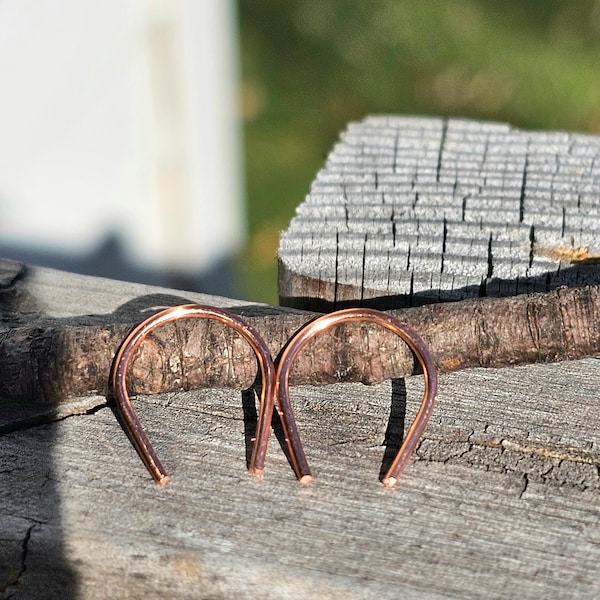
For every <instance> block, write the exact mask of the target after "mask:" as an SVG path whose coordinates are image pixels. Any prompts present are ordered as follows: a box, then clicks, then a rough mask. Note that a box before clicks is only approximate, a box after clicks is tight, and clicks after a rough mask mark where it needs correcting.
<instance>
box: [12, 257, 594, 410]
mask: <svg viewBox="0 0 600 600" xmlns="http://www.w3.org/2000/svg"><path fill="white" fill-rule="evenodd" d="M53 278H56V287H53V286H52V285H51V281H52V279H53ZM430 285H431V283H430ZM113 287H115V286H114V284H107V283H106V281H104V280H97V279H94V278H89V277H82V276H75V275H68V274H64V273H58V272H53V271H47V270H43V269H42V270H39V269H33V268H30V269H29V272H28V274H27V276H26V277H23V278H21V280H20V281H19V283H18V284H17V285H15V286H12V287H11V288H10V289H8V290H5V291H4V294H3V295H2V296H1V297H0V313H1V314H3V315H4V317H3V318H4V326H3V327H0V370H1V372H2V378H1V379H0V397H2V398H5V399H7V398H12V399H21V400H40V399H42V400H44V401H46V402H50V403H57V402H63V401H64V400H66V399H69V398H73V397H77V396H78V395H82V394H89V395H91V397H94V395H95V394H100V395H101V396H106V394H107V393H108V387H107V386H108V380H109V371H110V368H111V364H112V361H113V357H114V355H115V352H116V350H117V348H118V346H119V345H120V343H121V342H122V340H123V339H124V337H125V336H126V334H127V333H128V332H129V330H130V329H131V328H132V327H133V325H134V324H137V323H138V322H139V321H141V320H142V319H143V318H144V317H146V316H147V315H149V314H152V312H154V311H156V310H158V308H160V307H164V306H165V305H167V306H169V305H173V304H181V303H185V302H190V301H195V302H201V303H202V302H205V303H206V302H209V303H210V302H214V299H212V298H210V297H208V298H207V297H206V296H198V295H193V294H183V293H177V292H172V291H171V292H170V293H165V291H164V290H154V291H152V288H147V287H143V286H141V287H140V286H137V287H136V286H131V285H129V284H126V285H123V286H117V290H116V291H115V292H114V293H111V292H109V291H107V290H106V288H109V289H111V288H113ZM57 290H58V291H59V294H58V295H57V293H56V291H57ZM63 290H80V291H81V295H77V293H76V292H75V293H73V292H69V291H66V292H65V293H63ZM355 291H356V290H352V289H349V290H348V293H349V294H352V293H354V292H355ZM69 293H72V294H73V296H74V297H73V298H72V299H71V298H69V295H68V294H69ZM135 294H138V295H137V296H136V295H135ZM82 299H83V301H86V302H89V303H92V302H97V306H98V313H97V314H95V315H90V314H87V313H89V312H90V306H91V305H90V304H89V305H88V307H87V309H86V308H84V307H82V306H80V304H81V303H82ZM217 301H218V302H224V303H225V304H227V305H228V306H229V307H230V309H231V310H232V311H234V312H237V313H238V314H241V315H242V316H243V317H244V318H245V319H247V320H248V321H249V322H250V323H251V324H252V325H254V327H255V328H256V329H257V330H258V331H259V332H260V333H261V334H262V335H263V336H264V338H265V340H266V342H267V344H268V346H269V347H270V349H271V352H272V354H273V356H276V355H277V354H278V353H279V351H280V350H281V348H282V347H283V346H284V344H285V342H286V340H287V339H288V338H289V337H290V335H292V334H293V333H294V332H295V331H296V330H298V329H299V328H300V327H301V326H302V325H303V324H305V323H306V322H307V321H308V320H310V318H312V316H314V315H313V314H311V313H306V312H303V311H295V310H289V309H281V308H276V307H268V306H261V305H249V304H245V305H240V303H239V302H238V303H237V305H236V302H233V301H225V300H224V299H218V300H217ZM67 307H70V308H67ZM599 312H600V287H599V286H590V287H584V288H573V289H564V288H561V289H557V290H552V291H550V292H546V293H544V294H537V295H532V296H517V297H511V298H478V299H469V300H464V301H462V302H460V303H446V304H437V305H427V306H423V307H415V308H411V309H404V310H400V311H396V314H397V316H398V317H399V318H400V319H402V320H403V321H406V322H407V323H409V324H410V325H412V326H413V328H415V329H416V330H417V331H418V332H419V333H420V334H421V335H422V336H423V338H424V339H425V341H426V342H427V344H428V345H429V347H430V349H431V351H432V354H433V356H434V358H435V360H436V362H437V364H438V365H439V367H440V368H441V369H443V370H445V371H452V370H455V369H460V368H468V367H473V366H482V365H483V366H504V365H512V364H522V363H530V362H548V361H556V360H564V359H575V358H581V357H586V356H596V355H597V354H598V353H599V352H600V314H599ZM67 313H69V314H67ZM508 314H510V315H511V318H510V319H507V318H506V315H508ZM373 347H380V348H385V352H383V351H382V352H380V353H378V354H377V355H374V354H373V353H372V352H371V351H370V348H373ZM332 357H333V358H335V360H332ZM414 366H415V365H414V360H413V357H412V355H411V354H410V352H409V351H408V349H407V348H406V346H405V345H404V343H403V342H402V341H401V340H400V339H399V338H398V337H396V336H395V335H394V334H392V333H390V332H388V331H386V330H384V329H382V328H380V327H378V326H376V325H372V324H370V325H365V324H356V325H355V326H349V327H345V328H339V329H337V330H334V331H331V332H327V333H325V334H323V335H322V336H320V337H319V338H318V339H317V340H315V341H314V342H311V346H310V347H309V348H307V349H306V350H305V351H303V352H302V353H300V355H299V358H298V360H297V361H296V362H295V365H294V369H293V371H292V381H293V382H295V383H311V384H319V383H320V384H323V383H332V382H335V381H362V382H367V383H374V382H377V381H382V380H385V379H389V378H397V377H402V376H407V375H410V374H412V373H413V370H414ZM256 375H257V366H256V359H255V357H254V355H253V353H252V350H251V349H250V347H249V346H248V345H247V344H246V343H245V342H243V340H241V339H240V338H239V337H238V336H237V334H236V333H235V332H234V331H232V330H228V329H224V328H223V327H222V326H221V325H220V324H219V323H216V322H214V321H209V320H187V321H184V322H181V323H178V324H176V325H173V326H167V327H165V328H164V329H161V330H159V331H157V332H156V334H155V335H154V336H153V337H152V338H151V339H150V340H148V341H147V342H146V343H145V344H144V347H143V352H140V354H139V355H138V357H137V359H135V360H134V363H133V365H132V370H131V376H130V384H131V386H132V389H135V390H138V391H139V392H140V393H156V392H159V391H173V390H181V389H192V388H198V387H214V386H217V387H219V386H220V387H232V388H235V389H246V388H248V387H250V386H251V385H252V383H253V382H254V381H255V379H256Z"/></svg>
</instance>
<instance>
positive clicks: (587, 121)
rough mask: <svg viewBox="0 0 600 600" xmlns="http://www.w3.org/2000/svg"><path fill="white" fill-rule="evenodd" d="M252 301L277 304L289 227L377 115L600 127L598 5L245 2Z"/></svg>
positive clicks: (245, 261)
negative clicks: (341, 152)
mask: <svg viewBox="0 0 600 600" xmlns="http://www.w3.org/2000/svg"><path fill="white" fill-rule="evenodd" d="M238 13H239V29H240V40H241V41H240V51H241V65H242V69H241V70H242V81H241V99H242V100H241V101H242V115H243V119H244V148H245V168H246V181H247V202H248V211H247V215H248V247H247V251H246V252H244V253H243V255H242V257H241V259H240V261H239V264H238V273H239V277H240V282H241V286H242V292H243V295H244V296H245V297H246V298H248V299H253V300H264V301H266V302H270V303H276V302H277V288H276V281H277V277H276V260H275V253H276V249H277V243H278V235H279V232H280V230H282V229H284V228H285V227H286V225H287V223H288V221H289V220H290V218H291V217H292V216H293V213H294V209H295V207H296V206H297V205H298V204H299V203H300V202H302V200H303V198H304V196H305V194H306V193H307V192H308V189H309V186H310V182H311V180H312V179H313V177H314V176H315V174H316V172H317V170H318V169H319V168H320V167H321V165H322V164H323V161H324V158H325V156H326V154H327V153H328V151H329V150H330V148H331V147H332V145H333V143H334V142H335V140H336V138H337V136H338V134H339V132H340V130H342V129H343V128H344V126H345V125H346V123H347V122H348V121H350V120H357V119H361V118H363V117H364V116H365V115H367V114H371V113H396V114H419V115H435V116H439V115H442V116H462V117H469V118H474V119H487V120H499V121H505V122H509V123H511V124H513V125H515V126H519V127H523V128H529V129H532V128H536V129H566V130H577V131H584V132H590V133H599V132H600V68H599V65H598V57H599V56H600V2H598V1H595V0H581V1H578V2H573V1H572V0H556V1H554V2H547V1H543V0H509V1H505V2H497V1H493V0H449V1H446V0H444V1H440V0H433V1H428V2H423V1H420V0H379V1H373V2H358V1H356V0H327V1H326V2H323V1H318V0H295V1H292V2H283V1H281V0H240V1H239V2H238Z"/></svg>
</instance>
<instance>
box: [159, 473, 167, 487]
mask: <svg viewBox="0 0 600 600" xmlns="http://www.w3.org/2000/svg"><path fill="white" fill-rule="evenodd" d="M169 481H170V477H169V476H168V475H159V476H158V478H157V479H156V483H157V484H158V485H160V487H164V486H165V485H167V483H169Z"/></svg>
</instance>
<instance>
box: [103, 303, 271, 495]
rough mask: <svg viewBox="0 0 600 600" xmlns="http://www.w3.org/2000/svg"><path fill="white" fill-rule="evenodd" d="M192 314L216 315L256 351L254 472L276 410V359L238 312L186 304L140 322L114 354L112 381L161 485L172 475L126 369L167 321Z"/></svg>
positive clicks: (130, 429) (148, 465)
mask: <svg viewBox="0 0 600 600" xmlns="http://www.w3.org/2000/svg"><path fill="white" fill-rule="evenodd" d="M190 317H195V318H206V319H213V320H215V321H219V322H220V323H222V324H223V325H226V326H228V327H231V328H232V329H234V330H235V331H237V333H239V334H240V335H241V336H242V337H243V338H244V339H245V340H246V341H247V342H248V343H249V344H250V346H251V347H252V349H253V350H254V352H255V354H256V357H257V359H258V364H259V367H260V371H261V377H262V390H261V395H260V407H259V414H258V422H257V426H256V438H255V440H254V444H253V447H252V454H251V458H250V463H249V465H248V469H249V470H250V472H252V473H254V474H255V475H257V476H261V475H262V473H263V469H264V465H265V456H266V453H267V444H268V441H269V433H270V427H271V418H272V414H273V403H274V391H275V367H274V365H273V359H272V358H271V354H270V352H269V349H268V348H267V345H266V344H265V342H264V341H263V339H262V337H261V336H260V334H259V333H258V332H257V331H256V330H255V329H254V328H253V327H252V326H251V325H249V324H248V323H246V322H245V321H244V320H243V319H241V318H240V317H238V316H236V315H233V314H230V313H228V312H227V311H224V310H220V309H218V308H214V307H212V306H203V305H199V304H184V305H181V306H175V307H173V308H167V309H166V310H163V311H161V312H159V313H157V314H155V315H153V316H152V317H150V318H148V319H146V320H145V321H143V322H142V323H140V324H139V325H138V326H137V327H136V328H135V329H134V330H133V331H132V332H131V333H130V334H129V335H128V336H127V337H126V338H125V340H124V341H123V344H122V345H121V347H120V348H119V351H118V352H117V354H116V357H115V362H114V369H113V372H112V384H113V391H114V395H115V399H116V401H117V407H118V409H119V412H120V414H121V415H122V417H123V421H124V425H125V428H126V431H127V434H128V435H129V437H130V439H131V441H132V443H133V445H134V446H135V448H136V450H137V451H138V453H139V455H140V457H141V459H142V461H143V462H144V464H145V465H146V468H147V469H148V471H150V474H151V475H152V477H153V478H154V480H155V481H156V482H157V483H158V484H159V485H165V484H166V483H167V482H168V481H169V476H168V475H167V473H166V471H165V469H164V467H163V466H162V464H161V462H160V460H159V459H158V456H157V455H156V452H155V451H154V448H153V447H152V444H151V443H150V440H149V439H148V436H147V435H146V432H145V431H144V428H143V427H142V425H141V423H140V420H139V418H138V416H137V413H136V411H135V409H134V408H133V405H132V404H131V399H130V397H129V393H128V392H127V385H126V377H127V370H128V368H129V364H130V362H131V359H132V358H133V356H134V354H135V351H136V350H137V349H138V347H139V346H140V344H141V343H142V342H143V341H144V339H145V338H146V337H147V336H148V335H149V334H150V333H151V332H153V331H154V330H155V329H157V328H158V327H161V326H162V325H165V324H166V323H170V322H172V321H177V320H179V319H187V318H190Z"/></svg>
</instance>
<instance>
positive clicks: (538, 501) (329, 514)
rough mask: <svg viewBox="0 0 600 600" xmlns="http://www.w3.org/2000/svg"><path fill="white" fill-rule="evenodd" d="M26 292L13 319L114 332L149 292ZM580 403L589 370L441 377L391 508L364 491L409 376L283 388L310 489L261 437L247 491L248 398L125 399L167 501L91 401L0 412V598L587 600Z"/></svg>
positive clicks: (593, 415) (596, 527)
mask: <svg viewBox="0 0 600 600" xmlns="http://www.w3.org/2000/svg"><path fill="white" fill-rule="evenodd" d="M43 275H44V276H43V277H42V278H41V279H37V278H33V279H34V281H36V283H35V285H36V286H37V288H36V291H35V294H33V293H32V294H31V295H30V299H31V301H32V304H31V305H29V308H28V310H29V311H30V313H29V314H32V312H33V311H34V310H35V311H38V313H39V312H43V311H46V312H47V314H50V315H52V316H54V317H59V316H60V317H63V318H69V317H71V316H73V315H79V316H80V315H82V314H88V315H100V314H102V313H113V312H114V311H115V310H116V308H117V307H118V306H121V305H124V304H126V305H128V306H131V300H132V299H134V298H147V297H148V296H151V297H158V296H156V294H163V293H164V290H153V289H151V288H146V287H139V286H131V285H129V284H123V283H118V282H111V281H106V280H95V279H90V278H85V279H80V278H79V277H77V276H73V277H71V276H69V275H67V274H57V273H51V272H44V273H43ZM53 281H54V283H53ZM170 295H175V296H177V297H180V296H184V297H186V298H187V299H190V300H191V299H194V300H201V301H204V302H210V303H211V304H213V305H228V306H235V305H236V304H238V303H236V302H235V301H229V300H226V299H221V298H209V297H197V296H194V297H193V298H192V297H190V296H189V295H188V294H183V293H180V292H170ZM34 297H35V302H33V299H34ZM34 305H35V306H34ZM21 317H22V318H23V319H26V318H27V313H25V314H23V315H21ZM598 389H600V369H599V368H598V361H597V360H596V359H587V360H582V361H572V362H562V363H557V364H553V365H531V366H525V367H517V368H510V369H499V370H495V369H474V370H466V371H461V372H457V373H453V374H447V375H443V376H442V378H441V384H440V395H439V402H438V405H437V407H436V409H435V411H434V414H433V417H432V420H431V421H430V424H429V426H428V427H427V430H426V433H425V436H424V438H423V440H422V442H421V444H420V446H419V448H418V450H417V454H416V456H415V458H414V460H413V461H412V463H411V465H410V466H409V468H408V469H407V471H406V473H405V475H404V477H403V479H402V480H401V482H400V485H399V487H398V488H397V489H396V490H393V491H391V490H387V489H385V488H384V487H383V486H382V485H381V484H380V483H379V482H378V476H379V473H380V471H381V470H382V463H383V462H385V461H387V460H389V456H390V454H393V451H394V448H395V447H396V446H397V444H398V441H399V439H400V438H401V435H402V430H403V429H404V422H405V421H406V424H408V422H409V421H410V419H411V418H412V415H413V414H414V412H415V410H416V406H417V404H418V401H419V396H420V392H421V381H420V378H418V377H415V378H410V379H407V380H406V381H403V380H395V381H393V382H391V383H390V382H386V383H382V384H380V385H376V386H370V387H366V386H363V385H360V384H343V385H334V386H324V387H312V386H301V387H294V388H293V393H292V397H293V401H294V405H295V410H296V416H297V420H298V424H299V427H300V430H301V433H302V435H303V438H304V440H305V444H306V450H307V455H308V459H309V460H310V462H311V464H312V466H313V469H314V472H315V480H314V482H313V484H312V485H311V486H309V487H306V488H303V487H301V486H299V484H298V483H297V482H296V481H295V479H294V476H293V472H292V470H291V467H290V466H289V464H288V463H287V461H286V459H285V456H284V454H283V452H282V451H281V448H280V441H278V439H277V437H276V436H275V435H274V436H273V437H272V439H271V442H270V447H269V452H268V459H267V468H266V472H265V477H264V479H263V480H256V479H254V478H253V477H252V476H251V475H249V474H248V473H247V472H246V470H245V465H246V460H247V456H248V447H249V445H250V438H251V436H252V427H253V424H254V419H255V409H253V406H254V398H253V397H252V396H251V395H250V394H249V393H247V392H246V393H240V392H239V391H232V390H219V389H213V390H203V391H193V392H192V391H190V392H179V393H170V394H160V395H155V396H150V397H143V398H142V397H140V398H138V399H137V400H136V406H137V408H138V411H139V413H140V417H141V419H142V421H143V423H144V424H145V426H146V427H147V429H148V432H149V435H150V436H151V439H152V440H153V441H154V443H155V445H156V448H157V451H158V452H159V453H160V456H161V458H162V459H163V462H164V464H165V466H166V467H167V469H168V470H169V472H170V474H171V477H172V480H171V482H170V484H169V485H168V486H167V487H165V488H159V487H157V486H156V485H155V484H154V483H153V482H152V481H151V479H150V477H149V475H148V474H147V472H146V470H145V469H144V467H143V465H142V463H141V461H140V460H139V458H138V456H137V455H136V453H135V451H134V449H133V448H132V446H131V445H130V443H129V441H128V439H127V437H126V436H125V434H124V433H123V431H122V429H121V428H120V426H119V424H118V422H117V419H116V418H115V415H114V413H113V411H112V409H111V408H110V407H108V406H107V405H106V400H105V398H103V397H101V396H91V397H88V398H81V399H77V400H73V401H71V402H69V403H66V404H64V405H58V406H56V407H49V406H48V405H39V404H34V403H31V402H25V403H23V402H16V401H14V400H13V401H10V402H2V404H1V406H2V411H0V597H12V598H15V599H19V598H26V599H33V600H36V599H38V598H39V599H48V598H60V599H61V600H65V599H66V600H69V599H75V598H76V599H78V600H96V599H98V600H99V599H101V598H102V599H104V598H144V599H152V598H164V597H177V598H231V597H236V598H256V597H261V598H272V599H279V598H286V597H287V598H311V599H313V598H340V599H341V598H343V599H348V598H350V599H352V598H357V599H358V598H361V599H362V598H373V599H374V598H378V599H379V598H398V597H402V598H450V597H461V598H480V597H481V596H482V595H485V596H488V597H491V598H495V597H497V598H501V597H502V598H506V597H519V598H540V597H576V598H596V597H598V596H599V595H600V584H599V583H598V577H597V564H598V560H599V559H600V493H599V492H600V479H599V465H600V428H599V427H598V423H599V422H600V408H599V404H598V402H599V401H598ZM405 407H406V408H405ZM405 410H406V413H405ZM57 411H59V412H57ZM276 431H278V430H277V428H276Z"/></svg>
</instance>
